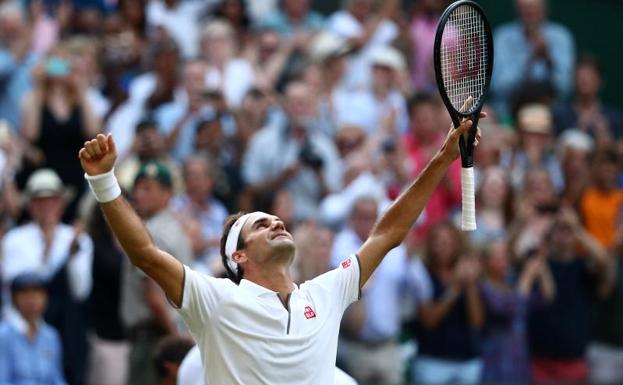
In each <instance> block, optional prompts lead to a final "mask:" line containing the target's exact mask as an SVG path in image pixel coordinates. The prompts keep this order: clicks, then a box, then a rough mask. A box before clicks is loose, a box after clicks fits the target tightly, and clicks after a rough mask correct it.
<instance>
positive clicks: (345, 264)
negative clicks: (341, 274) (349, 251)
mask: <svg viewBox="0 0 623 385" xmlns="http://www.w3.org/2000/svg"><path fill="white" fill-rule="evenodd" d="M349 267H350V258H348V259H347V260H345V261H344V262H342V269H347V268H349Z"/></svg>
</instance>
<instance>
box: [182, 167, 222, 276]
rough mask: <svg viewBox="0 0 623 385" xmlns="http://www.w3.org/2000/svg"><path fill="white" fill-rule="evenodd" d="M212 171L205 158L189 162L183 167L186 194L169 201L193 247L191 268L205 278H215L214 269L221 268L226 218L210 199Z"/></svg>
mask: <svg viewBox="0 0 623 385" xmlns="http://www.w3.org/2000/svg"><path fill="white" fill-rule="evenodd" d="M213 169H214V167H212V166H211V163H210V162H208V161H207V160H206V159H205V158H202V157H199V156H195V157H190V158H188V159H187V160H186V162H185V163H184V185H185V186H186V190H185V192H184V193H182V194H179V195H177V196H175V197H174V198H173V199H172V200H171V209H172V210H173V212H174V213H175V214H176V215H177V216H178V218H179V219H180V223H181V224H182V226H183V227H184V229H185V230H186V233H187V234H188V235H189V237H190V240H191V243H192V248H193V254H194V257H195V258H194V262H193V268H194V269H196V270H199V271H201V272H203V273H205V274H208V275H215V274H214V273H215V271H214V267H215V266H219V265H221V256H220V251H219V250H220V239H221V232H222V231H223V223H225V219H226V218H227V215H228V213H227V209H225V206H223V204H222V203H221V202H220V201H218V200H217V199H215V197H214V195H213V191H214V184H215V178H214V174H213ZM219 270H220V269H219Z"/></svg>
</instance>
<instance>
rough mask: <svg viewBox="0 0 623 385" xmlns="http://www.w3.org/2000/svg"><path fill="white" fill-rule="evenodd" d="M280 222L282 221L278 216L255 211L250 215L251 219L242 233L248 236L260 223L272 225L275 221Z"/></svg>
mask: <svg viewBox="0 0 623 385" xmlns="http://www.w3.org/2000/svg"><path fill="white" fill-rule="evenodd" d="M280 220H281V219H280V218H279V217H278V216H276V215H272V214H268V213H265V212H263V211H254V212H252V213H251V214H249V218H248V219H247V221H246V222H245V224H244V228H243V229H242V231H243V232H244V233H245V234H248V233H249V232H250V231H252V229H253V228H254V227H255V226H256V225H258V224H260V223H263V222H269V223H272V222H273V221H280Z"/></svg>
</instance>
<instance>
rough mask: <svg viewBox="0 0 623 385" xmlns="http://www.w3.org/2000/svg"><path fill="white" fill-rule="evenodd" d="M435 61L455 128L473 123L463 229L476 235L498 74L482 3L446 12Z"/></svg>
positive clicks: (465, 144)
mask: <svg viewBox="0 0 623 385" xmlns="http://www.w3.org/2000/svg"><path fill="white" fill-rule="evenodd" d="M433 56H434V61H435V76H436V78H437V86H438V88H439V93H440V94H441V98H442V100H443V103H444V104H445V105H446V108H447V109H448V112H449V113H450V117H451V118H452V123H453V124H454V127H455V128H456V127H458V126H459V125H460V124H461V121H462V120H463V119H471V120H472V122H473V124H472V127H471V129H470V130H469V132H468V134H467V138H465V137H464V136H462V137H461V138H460V141H459V148H460V151H461V165H462V169H461V195H462V214H463V215H462V219H461V228H462V229H463V230H464V231H473V230H476V208H475V196H474V139H475V137H476V130H477V129H476V127H478V118H479V116H480V110H481V109H482V105H483V102H484V99H485V96H486V94H487V90H488V88H489V82H490V80H491V70H492V69H493V38H492V36H491V27H490V26H489V23H488V22H487V18H486V17H485V14H484V12H483V10H482V8H480V6H479V5H478V4H476V3H475V2H473V1H471V0H462V1H457V2H455V3H453V4H451V5H450V6H448V8H446V10H445V11H444V13H443V14H442V15H441V19H440V21H439V26H438V27H437V34H436V35H435V47H434V52H433Z"/></svg>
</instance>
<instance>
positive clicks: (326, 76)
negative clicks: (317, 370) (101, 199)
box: [0, 0, 623, 385]
mask: <svg viewBox="0 0 623 385" xmlns="http://www.w3.org/2000/svg"><path fill="white" fill-rule="evenodd" d="M317 3H323V4H325V3H327V2H326V1H320V0H316V2H313V1H312V0H253V1H250V0H249V1H244V0H205V1H201V0H73V1H68V0H22V1H17V0H13V1H11V0H2V1H0V189H1V190H0V237H1V254H0V273H1V274H0V283H1V288H2V295H1V296H0V298H1V300H0V301H1V304H2V305H1V306H2V312H1V318H0V320H1V322H0V384H2V385H8V384H11V385H17V384H20V385H21V384H65V383H67V384H70V385H82V384H89V385H125V384H128V385H155V384H175V383H177V382H176V381H177V380H176V373H177V368H178V366H179V364H180V361H181V360H182V358H183V357H184V355H185V354H186V352H187V351H188V349H190V348H191V346H192V342H191V341H189V340H188V336H187V334H186V331H185V330H184V326H183V324H182V323H181V322H180V319H179V318H178V317H177V316H176V314H175V312H174V311H173V309H172V307H171V306H170V305H169V304H168V303H167V301H166V299H165V298H164V296H163V294H162V293H161V292H160V290H159V289H158V288H157V287H156V286H155V284H154V283H153V282H151V281H149V279H147V278H146V277H145V276H144V275H143V274H142V273H141V272H139V271H138V270H137V269H136V268H134V267H132V266H131V265H130V264H129V262H128V260H127V258H126V256H125V255H124V253H123V251H122V250H121V248H120V247H119V245H118V243H117V242H116V241H115V239H114V238H113V236H112V235H111V233H110V231H109V229H108V227H107V226H106V225H105V221H104V219H103V217H102V215H101V213H100V211H99V209H98V208H97V206H96V204H95V201H94V200H93V198H92V197H91V196H90V194H89V193H88V189H87V187H86V185H85V181H84V179H83V173H82V171H81V169H80V164H79V162H78V159H77V152H78V150H79V149H80V148H81V146H82V144H83V142H84V141H85V140H87V139H90V138H92V137H93V136H94V135H96V134H97V133H100V132H104V133H112V134H113V137H114V139H115V141H116V144H117V149H118V153H119V159H118V163H117V166H116V169H115V171H116V174H117V176H118V178H119V180H120V182H121V184H122V186H123V188H124V190H125V193H126V194H127V196H128V198H129V199H130V201H131V203H132V205H133V206H134V208H135V209H136V210H137V212H138V213H139V215H140V216H141V217H142V218H143V220H144V221H145V223H146V225H147V227H148V228H149V230H150V231H151V233H152V236H153V238H154V240H155V242H156V243H157V244H158V245H159V246H160V247H161V248H163V249H165V250H166V251H168V252H170V253H171V254H172V255H174V256H175V257H177V258H178V259H179V260H180V261H182V262H183V263H185V264H188V265H190V266H192V267H193V268H195V269H197V270H199V271H202V272H204V273H205V274H209V275H212V276H217V277H219V276H223V274H224V269H223V267H222V262H221V256H220V254H219V251H220V250H219V249H220V236H221V227H222V224H223V221H224V219H225V218H226V216H227V215H228V214H231V213H235V212H238V211H252V210H264V211H268V212H271V213H274V214H275V215H278V216H279V217H280V218H281V219H282V220H283V221H284V222H285V223H286V224H287V226H288V229H289V230H290V231H291V232H292V233H293V234H294V237H295V239H296V242H297V245H298V246H297V255H296V259H295V262H294V264H293V267H292V274H293V276H294V277H295V280H296V281H297V282H303V281H305V280H307V279H310V278H313V277H315V276H316V275H318V274H320V273H323V272H325V271H327V270H328V269H331V268H333V267H335V266H337V265H338V264H339V262H340V261H341V260H342V259H344V258H346V257H348V256H349V255H350V254H351V253H353V252H355V251H356V250H357V249H358V247H359V246H360V245H361V244H362V242H363V240H364V239H365V238H366V236H367V234H368V232H369V231H370V230H371V228H372V226H373V225H374V223H375V220H376V219H377V218H378V216H379V214H380V213H382V212H383V210H384V209H385V208H386V207H387V205H388V204H389V203H390V202H391V201H392V199H394V198H395V197H396V196H397V195H398V194H399V193H400V192H401V191H402V190H403V189H404V188H405V186H407V185H408V184H409V183H411V182H412V181H413V180H414V178H415V177H416V176H417V175H418V173H419V172H420V171H421V170H422V169H423V168H424V167H425V166H426V164H427V162H428V161H429V160H430V159H431V158H432V157H433V156H434V154H435V153H436V151H437V150H438V148H439V147H440V145H441V143H442V142H443V140H444V138H445V136H446V134H447V131H448V129H449V127H450V120H449V117H448V114H447V112H446V110H445V107H444V106H443V104H442V103H441V102H440V99H439V97H438V93H437V89H436V83H435V77H434V70H433V62H432V47H433V41H434V35H435V30H436V26H437V22H438V20H439V16H440V14H441V12H442V11H443V9H444V7H445V6H446V5H448V4H449V3H450V1H447V0H415V1H405V2H404V3H402V2H400V1H397V0H384V1H375V0H343V1H342V2H341V3H340V4H333V3H332V2H330V3H331V4H330V5H331V6H333V11H332V12H323V13H320V12H318V11H316V10H315V9H317V8H315V7H318V5H319V4H317ZM505 3H507V4H506V6H507V7H509V8H512V9H513V10H514V11H513V12H514V14H515V16H514V19H513V20H510V19H509V20H505V21H504V23H502V24H501V25H499V26H497V27H496V28H495V30H494V39H495V67H494V74H493V80H492V84H491V89H490V97H489V101H490V102H489V103H488V104H487V105H486V106H485V110H486V111H487V112H488V113H489V117H488V118H487V119H486V120H483V121H481V122H480V126H481V128H482V131H483V140H482V143H481V145H480V146H479V147H478V150H477V154H476V177H477V193H476V195H477V196H476V200H477V224H478V230H477V231H475V232H471V233H463V232H461V231H459V230H458V229H457V227H456V223H457V218H458V216H460V201H461V187H460V177H459V168H460V164H459V163H458V162H455V164H454V165H453V166H452V167H451V169H450V170H449V172H448V174H447V176H446V177H445V179H444V180H443V181H442V183H441V184H440V186H439V187H438V188H437V190H436V191H435V192H434V194H433V196H432V198H431V199H430V202H429V203H428V205H427V207H426V209H425V211H424V212H423V214H422V216H421V218H420V219H419V221H418V223H417V224H416V225H415V226H414V228H413V230H412V232H411V234H410V235H409V237H408V238H407V239H406V240H405V242H404V243H403V244H402V245H401V246H400V247H398V248H396V249H394V250H393V251H392V252H390V253H389V254H388V255H387V257H386V258H385V260H384V261H383V263H382V264H381V265H380V267H379V269H378V271H377V272H376V273H375V274H374V276H373V277H372V279H371V280H370V281H369V282H368V283H367V285H366V287H364V289H363V297H362V300H361V301H359V302H358V303H356V304H354V305H353V306H352V307H351V308H350V309H349V310H348V311H347V313H346V314H345V316H344V320H343V325H342V329H341V333H340V342H339V351H338V366H340V367H341V368H343V369H344V370H345V371H346V372H348V373H349V374H350V375H351V376H353V377H354V378H355V379H356V380H357V381H358V382H359V383H360V384H362V385H366V384H375V385H397V384H424V385H427V384H478V383H490V384H511V383H513V384H526V383H530V382H534V383H540V384H544V383H584V382H590V383H593V384H620V383H623V264H621V263H620V262H621V261H620V259H621V255H622V253H621V252H622V251H623V248H622V246H623V216H622V208H623V190H622V187H623V173H622V172H621V161H622V159H623V158H622V157H623V141H622V140H621V138H622V135H623V115H622V114H621V112H620V110H619V109H618V108H617V107H616V106H614V105H612V104H609V103H608V100H602V97H601V95H600V90H601V89H602V87H603V82H604V76H603V74H602V70H601V68H602V67H601V65H600V60H599V58H597V57H596V56H594V55H591V53H590V52H581V51H579V50H577V49H576V44H575V39H576V37H575V36H574V34H573V33H572V32H571V30H570V29H569V28H567V27H566V26H565V25H562V24H560V23H557V22H552V21H550V18H549V14H548V7H547V6H548V5H547V3H546V2H545V0H514V1H511V0H506V1H505ZM325 5H326V4H325ZM594 28H609V27H606V26H603V27H602V26H594ZM601 59H604V58H603V57H602V58H601ZM214 349H218V346H215V347H214ZM259 359H261V358H259ZM208 376H209V373H208ZM195 383H196V384H199V383H200V379H199V378H195Z"/></svg>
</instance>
